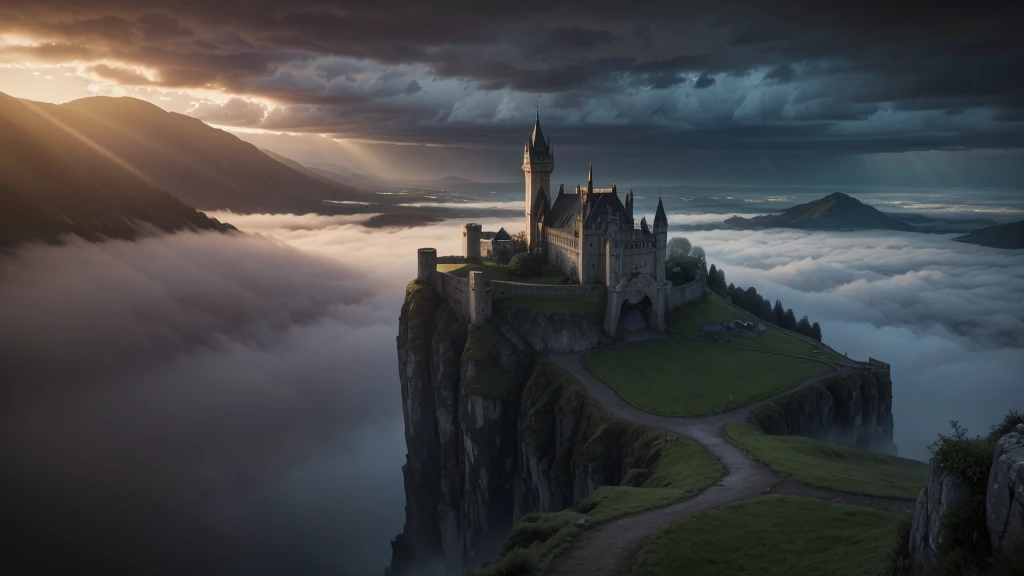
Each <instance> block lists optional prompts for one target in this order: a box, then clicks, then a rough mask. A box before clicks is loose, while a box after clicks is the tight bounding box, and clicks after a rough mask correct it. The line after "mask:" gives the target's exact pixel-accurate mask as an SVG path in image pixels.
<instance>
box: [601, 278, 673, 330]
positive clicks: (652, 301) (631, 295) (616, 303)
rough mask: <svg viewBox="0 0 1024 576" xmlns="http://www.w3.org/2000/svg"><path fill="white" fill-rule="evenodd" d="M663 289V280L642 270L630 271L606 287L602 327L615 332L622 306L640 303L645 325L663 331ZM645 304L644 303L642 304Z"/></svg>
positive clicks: (664, 288) (664, 286) (664, 287)
mask: <svg viewBox="0 0 1024 576" xmlns="http://www.w3.org/2000/svg"><path fill="white" fill-rule="evenodd" d="M665 290H666V285H665V283H664V282H658V281H657V280H655V278H654V277H653V276H651V275H650V274H647V273H644V272H632V273H630V274H629V275H628V276H626V277H625V278H623V279H622V280H620V281H619V283H618V284H616V285H615V286H614V287H611V286H609V287H608V303H607V308H605V313H604V329H605V331H606V332H608V333H609V334H615V332H616V331H617V330H618V327H619V318H620V316H621V315H622V310H623V307H625V306H629V305H640V306H641V309H642V310H643V311H644V316H645V317H646V319H647V325H648V326H649V327H651V328H654V329H655V330H657V331H658V332H664V331H665ZM644 304H646V305H644Z"/></svg>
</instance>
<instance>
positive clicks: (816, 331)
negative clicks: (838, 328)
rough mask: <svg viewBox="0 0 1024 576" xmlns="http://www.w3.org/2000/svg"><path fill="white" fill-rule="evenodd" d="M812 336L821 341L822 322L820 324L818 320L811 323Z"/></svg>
mask: <svg viewBox="0 0 1024 576" xmlns="http://www.w3.org/2000/svg"><path fill="white" fill-rule="evenodd" d="M811 338H814V339H815V340H817V341H818V342H821V324H818V323H817V322H815V323H814V324H811Z"/></svg>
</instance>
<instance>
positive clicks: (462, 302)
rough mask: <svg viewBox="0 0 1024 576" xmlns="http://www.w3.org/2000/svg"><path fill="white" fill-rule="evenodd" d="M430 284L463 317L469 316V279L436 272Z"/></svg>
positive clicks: (431, 277)
mask: <svg viewBox="0 0 1024 576" xmlns="http://www.w3.org/2000/svg"><path fill="white" fill-rule="evenodd" d="M430 284H431V285H432V286H433V287H434V289H435V290H437V293H438V294H440V295H441V296H442V297H443V298H444V300H445V302H447V303H448V305H449V306H451V307H452V309H453V310H455V313H456V314H458V315H459V316H460V317H461V318H469V280H466V279H465V278H459V277H458V276H452V275H451V274H445V273H444V272H435V273H434V274H432V275H431V276H430Z"/></svg>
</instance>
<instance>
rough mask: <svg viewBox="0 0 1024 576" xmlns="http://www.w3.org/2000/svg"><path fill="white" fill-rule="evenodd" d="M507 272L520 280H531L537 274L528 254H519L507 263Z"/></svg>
mask: <svg viewBox="0 0 1024 576" xmlns="http://www.w3.org/2000/svg"><path fill="white" fill-rule="evenodd" d="M508 271H509V272H511V273H512V274H515V275H516V276H518V277H520V278H531V277H533V275H534V274H536V273H537V267H536V266H535V265H534V262H533V258H531V257H530V255H529V254H527V253H525V252H520V253H519V254H516V255H515V256H513V257H512V259H511V260H509V261H508Z"/></svg>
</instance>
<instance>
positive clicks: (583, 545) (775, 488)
mask: <svg viewBox="0 0 1024 576" xmlns="http://www.w3.org/2000/svg"><path fill="white" fill-rule="evenodd" d="M586 355H587V353H586V352H578V353H575V354H552V355H549V356H548V358H550V359H551V360H552V361H553V362H554V363H555V364H557V365H558V366H559V367H561V368H562V369H564V370H565V371H567V372H569V373H570V374H572V375H573V376H574V377H575V378H576V379H577V380H579V381H580V383H582V384H583V387H584V388H585V389H586V390H587V393H588V394H590V396H591V397H593V398H594V399H595V400H597V401H598V402H600V403H601V405H603V406H604V407H605V408H607V409H608V410H609V411H610V412H612V413H613V414H615V415H617V416H619V417H622V418H625V419H627V420H632V421H634V422H637V423H639V424H643V425H645V426H651V427H655V428H663V429H665V430H671V431H673V432H676V433H679V434H682V435H683V436H686V437H688V438H691V439H693V440H694V441H696V442H698V443H699V444H701V445H702V446H704V448H706V449H707V450H708V451H709V452H711V453H712V454H714V455H715V457H716V458H718V460H719V461H720V462H721V463H722V465H723V466H724V467H725V468H726V475H725V477H724V478H722V480H721V481H720V482H719V483H718V484H716V485H715V486H712V487H710V488H708V489H706V490H704V491H703V492H702V493H701V494H700V495H699V496H697V497H696V498H693V499H692V500H687V501H686V502H680V503H678V504H673V505H671V506H666V507H664V508H658V509H656V510H651V511H649V512H643V513H641V514H636V515H633V516H628V517H626V518H621V519H619V520H615V521H612V522H608V523H606V524H602V525H600V526H597V527H596V528H594V529H592V530H588V531H586V532H585V533H584V534H583V535H582V536H581V537H580V538H579V539H578V540H577V541H576V542H574V543H573V546H572V548H570V549H569V551H567V552H566V553H565V554H563V555H562V557H561V558H560V559H559V560H558V562H557V564H556V565H555V567H554V570H553V572H554V574H558V575H576V574H579V575H601V574H614V573H615V572H616V570H617V569H619V568H620V567H621V566H624V565H626V564H627V562H626V561H627V560H628V559H629V558H630V557H631V556H632V555H634V554H636V552H637V551H638V550H639V549H640V547H641V546H642V545H643V542H644V541H645V540H647V538H648V537H650V536H651V535H652V534H654V533H655V532H656V531H658V530H659V529H661V528H663V527H664V526H666V525H667V524H669V523H671V522H674V521H676V520H679V519H681V518H685V517H687V516H689V515H691V514H693V513H694V512H700V511H701V510H708V509H711V508H717V507H719V506H722V505H724V504H728V503H730V502H736V501H739V500H746V499H749V498H756V497H757V496H761V495H764V494H767V493H778V494H787V495H791V496H804V497H808V498H816V499H819V500H825V501H828V502H835V503H842V504H852V505H856V506H869V507H872V508H880V509H884V510H912V509H913V507H914V501H913V500H896V499H891V498H874V497H870V496H857V495H853V494H843V493H839V492H833V491H831V490H823V489H820V488H812V487H810V486H806V485H804V484H801V483H800V482H797V481H796V480H793V479H792V478H786V479H783V478H782V477H780V476H779V475H778V474H776V473H775V472H773V471H772V470H771V469H770V468H768V467H767V466H765V465H763V464H760V463H759V462H757V461H755V460H753V459H751V458H749V457H748V456H747V455H746V454H745V453H744V452H743V450H741V449H740V448H739V447H737V446H736V445H734V444H732V443H731V442H729V441H728V440H727V439H726V438H725V431H724V429H725V425H726V424H729V423H732V422H744V421H746V418H747V414H749V413H750V411H751V410H753V409H754V408H755V407H757V406H759V405H761V404H764V403H765V402H771V401H772V400H774V399H776V398H778V397H779V396H783V395H785V394H789V393H792V392H794V391H796V390H799V389H801V388H804V387H805V386H809V385H811V384H813V383H815V382H817V381H819V380H822V379H824V378H829V377H832V376H836V375H838V374H842V373H844V372H848V371H850V368H847V367H840V368H837V369H836V370H833V371H831V372H827V373H825V374H819V375H817V376H812V377H810V378H807V379H805V380H803V381H801V382H800V383H799V384H797V385H795V386H793V387H791V388H788V389H786V390H783V391H782V392H779V393H777V394H774V395H772V396H769V397H767V398H764V399H762V400H759V401H757V402H754V403H752V404H748V405H747V406H743V407H742V408H738V409H736V410H733V411H731V412H726V413H724V414H715V415H710V416H702V417H695V418H671V417H668V416H658V415H656V414H650V413H648V412H644V411H643V410H640V409H639V408H636V407H634V406H631V405H630V404H628V403H627V402H626V401H625V400H623V399H622V398H620V397H619V395H618V394H616V393H615V391H614V390H612V389H611V388H610V387H608V385H607V384H605V383H604V382H602V381H601V380H600V379H599V378H597V377H596V376H594V375H593V374H591V373H590V371H589V370H587V368H586V367H585V366H584V360H585V358H586Z"/></svg>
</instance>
